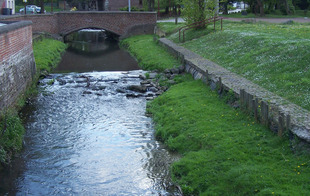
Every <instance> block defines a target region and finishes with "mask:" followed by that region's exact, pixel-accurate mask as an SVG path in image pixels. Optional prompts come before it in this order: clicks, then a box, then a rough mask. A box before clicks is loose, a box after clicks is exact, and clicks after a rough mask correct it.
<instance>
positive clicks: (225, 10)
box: [223, 2, 228, 15]
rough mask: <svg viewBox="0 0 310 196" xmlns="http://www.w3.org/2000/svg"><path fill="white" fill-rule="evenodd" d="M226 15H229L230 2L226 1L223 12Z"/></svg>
mask: <svg viewBox="0 0 310 196" xmlns="http://www.w3.org/2000/svg"><path fill="white" fill-rule="evenodd" d="M223 14H224V15H228V2H225V3H224V12H223Z"/></svg>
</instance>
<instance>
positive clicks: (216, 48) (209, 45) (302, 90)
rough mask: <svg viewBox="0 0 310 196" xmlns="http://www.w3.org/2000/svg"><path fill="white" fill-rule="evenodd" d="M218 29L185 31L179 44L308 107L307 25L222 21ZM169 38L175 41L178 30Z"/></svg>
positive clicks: (309, 27)
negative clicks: (221, 25)
mask: <svg viewBox="0 0 310 196" xmlns="http://www.w3.org/2000/svg"><path fill="white" fill-rule="evenodd" d="M209 28H210V27H209ZM218 28H219V25H217V31H216V32H215V33H214V32H213V31H211V33H210V30H209V29H207V30H205V31H196V32H195V31H194V30H192V31H189V32H187V34H188V35H187V38H186V41H187V42H185V43H182V44H181V45H182V46H184V47H186V48H188V49H190V50H192V51H194V52H196V53H197V54H199V55H201V56H203V57H205V58H206V59H209V60H211V61H214V62H216V63H218V64H219V65H221V66H223V67H225V68H227V69H228V70H230V71H232V72H235V73H237V74H239V75H241V76H243V77H245V78H247V79H249V80H251V81H253V82H254V83H256V84H258V85H260V86H262V87H264V88H266V89H268V90H270V91H271V92H274V93H275V94H277V95H279V96H281V97H283V98H285V99H287V100H289V101H291V102H293V103H295V104H297V105H299V106H301V107H303V108H305V109H307V110H310V53H309V51H310V42H309V40H310V25H307V24H296V23H294V24H291V25H279V24H267V23H256V24H248V23H242V22H228V21H224V30H223V31H219V30H218ZM195 35H196V36H195ZM193 37H195V38H196V39H190V38H193ZM169 39H171V40H173V41H174V42H178V33H175V34H172V35H171V36H170V37H169Z"/></svg>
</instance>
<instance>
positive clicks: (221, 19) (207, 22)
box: [179, 16, 223, 42]
mask: <svg viewBox="0 0 310 196" xmlns="http://www.w3.org/2000/svg"><path fill="white" fill-rule="evenodd" d="M217 21H221V30H223V18H222V17H218V16H216V17H212V18H207V19H205V20H202V21H199V22H195V23H192V24H189V25H186V26H184V27H181V28H180V29H179V42H181V31H183V41H182V42H184V41H185V31H187V30H189V29H192V28H195V27H199V26H202V25H206V24H210V23H214V30H215V22H217Z"/></svg>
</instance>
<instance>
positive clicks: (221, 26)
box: [221, 18, 223, 31]
mask: <svg viewBox="0 0 310 196" xmlns="http://www.w3.org/2000/svg"><path fill="white" fill-rule="evenodd" d="M222 30H223V18H221V31H222Z"/></svg>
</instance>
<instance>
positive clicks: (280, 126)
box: [278, 112, 284, 137]
mask: <svg viewBox="0 0 310 196" xmlns="http://www.w3.org/2000/svg"><path fill="white" fill-rule="evenodd" d="M283 131H284V114H283V113H281V112H279V129H278V136H279V137H282V135H283Z"/></svg>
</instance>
